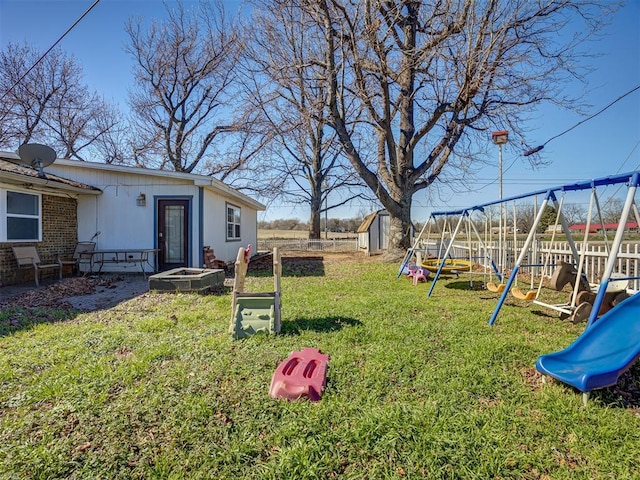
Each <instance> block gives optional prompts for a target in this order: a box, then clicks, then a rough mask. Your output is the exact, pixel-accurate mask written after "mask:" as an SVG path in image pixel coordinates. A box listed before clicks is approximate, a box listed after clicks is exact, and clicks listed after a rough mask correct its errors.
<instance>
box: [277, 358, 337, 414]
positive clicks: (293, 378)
mask: <svg viewBox="0 0 640 480" xmlns="http://www.w3.org/2000/svg"><path fill="white" fill-rule="evenodd" d="M328 361H329V355H325V354H323V353H322V352H320V350H318V349H317V348H309V347H306V348H303V349H302V350H300V351H299V352H291V355H289V358H287V359H286V360H285V361H283V362H282V363H281V364H280V365H278V368H276V371H275V373H274V374H273V378H272V379H271V387H270V388H269V395H270V396H272V397H273V398H285V399H287V400H297V399H298V398H300V397H307V398H308V399H309V400H311V401H312V402H317V401H318V400H320V396H321V395H322V391H323V390H324V386H325V383H326V376H327V362H328Z"/></svg>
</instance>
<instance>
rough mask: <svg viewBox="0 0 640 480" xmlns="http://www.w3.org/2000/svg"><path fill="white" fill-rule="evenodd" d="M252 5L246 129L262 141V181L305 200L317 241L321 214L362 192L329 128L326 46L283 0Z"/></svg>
mask: <svg viewBox="0 0 640 480" xmlns="http://www.w3.org/2000/svg"><path fill="white" fill-rule="evenodd" d="M256 3H257V6H258V7H260V8H256V9H255V10H254V15H253V17H252V18H251V23H252V24H253V25H260V26H261V28H260V29H254V30H253V35H252V39H251V42H250V43H249V45H248V48H247V51H246V58H247V61H248V63H247V65H246V67H247V68H246V72H247V79H246V80H245V82H246V83H245V84H246V87H247V92H248V94H247V100H246V105H247V107H248V108H249V109H251V111H252V112H254V114H253V121H252V128H253V129H254V130H256V131H259V132H261V133H260V137H261V138H265V139H267V141H268V148H265V149H263V157H270V160H268V161H269V163H270V167H271V168H270V169H268V170H267V171H268V172H270V174H269V175H266V176H265V175H263V172H264V171H265V169H261V175H262V181H263V182H267V183H268V184H270V185H272V186H274V185H277V186H278V194H279V197H280V198H283V197H287V198H288V199H290V200H292V201H293V202H294V203H300V204H306V205H308V206H309V208H310V218H309V238H320V220H321V216H322V214H323V213H325V214H326V213H327V211H328V210H331V209H334V208H336V207H338V206H341V205H344V204H346V203H348V202H350V201H352V200H354V199H355V198H359V197H362V196H363V188H362V187H363V185H362V182H361V181H360V180H359V177H358V176H357V175H355V172H353V170H352V169H351V168H348V169H347V168H345V163H346V164H348V161H347V160H346V158H345V157H344V154H343V152H342V148H341V145H340V143H339V141H338V139H337V136H336V133H335V131H334V130H332V129H331V128H330V127H329V126H328V122H329V117H330V114H329V110H328V108H327V100H328V92H329V84H328V75H327V72H326V65H325V63H324V57H325V53H324V52H323V50H322V48H323V47H326V44H325V43H323V42H322V32H321V31H319V29H318V27H317V25H316V24H315V23H314V22H313V18H312V17H310V16H309V15H305V12H304V11H301V10H300V9H296V8H293V7H292V6H291V5H289V4H287V3H286V2H272V1H264V2H256ZM247 31H249V29H247ZM329 198H331V203H329V202H328V199H329Z"/></svg>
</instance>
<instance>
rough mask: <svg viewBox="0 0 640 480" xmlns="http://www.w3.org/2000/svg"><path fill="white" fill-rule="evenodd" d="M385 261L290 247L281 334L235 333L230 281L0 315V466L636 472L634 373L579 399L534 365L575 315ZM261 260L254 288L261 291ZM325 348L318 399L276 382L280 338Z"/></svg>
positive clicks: (246, 473)
mask: <svg viewBox="0 0 640 480" xmlns="http://www.w3.org/2000/svg"><path fill="white" fill-rule="evenodd" d="M379 258H380V257H362V256H349V255H323V256H318V255H315V256H314V255H307V256H304V257H300V258H298V259H291V258H287V257H285V258H284V259H283V270H284V271H283V274H284V276H283V279H282V291H283V311H282V318H283V326H282V333H281V335H277V336H270V337H265V336H257V337H252V338H249V339H245V340H242V341H234V340H232V339H231V338H230V336H229V335H228V333H227V328H228V323H229V316H230V309H231V295H230V294H229V292H223V293H218V294H210V295H198V294H178V293H168V294H157V293H154V292H151V293H146V294H144V295H141V296H138V297H136V298H134V299H132V300H129V301H127V302H123V303H120V304H118V305H116V306H115V307H112V308H109V309H105V310H99V311H96V312H92V313H81V312H78V311H76V310H71V309H65V308H62V307H60V308H57V309H43V308H37V309H27V308H24V307H19V306H15V307H12V306H5V308H3V310H2V311H1V312H0V327H2V329H1V330H0V332H2V333H1V335H2V336H0V407H1V409H0V478H3V479H5V478H7V479H14V478H15V479H24V478H29V479H49V478H68V479H83V480H84V479H97V478H100V479H112V478H114V479H130V478H133V479H209V478H215V479H241V478H242V479H244V478H248V479H254V478H255V479H274V480H275V479H325V478H326V479H330V478H344V479H361V478H366V479H415V478H428V479H456V478H460V479H554V480H555V479H593V478H616V479H632V478H638V477H637V475H638V472H639V471H640V457H639V456H638V452H639V451H640V408H639V407H640V393H639V392H640V368H638V364H637V363H636V365H635V366H634V367H633V368H632V369H631V370H630V372H629V373H627V374H625V377H624V379H623V380H622V381H621V382H620V383H619V384H618V386H617V387H613V388H608V389H604V390H602V391H599V392H597V393H594V394H592V397H591V399H590V401H589V404H588V405H587V407H583V406H582V399H581V395H580V394H579V393H577V392H576V391H575V390H573V389H572V388H570V387H567V386H564V385H562V384H560V383H557V382H549V383H547V384H543V383H542V382H541V377H540V375H539V374H538V373H537V371H536V370H535V368H534V364H535V360H536V358H537V357H538V356H539V355H540V354H543V353H548V352H551V351H555V350H557V349H559V348H563V347H565V346H566V345H568V344H569V343H570V342H571V341H573V340H574V339H575V338H576V337H577V336H578V335H579V334H580V333H581V331H582V330H583V329H584V325H573V324H569V323H565V322H562V321H560V320H559V319H558V318H557V317H556V316H555V315H554V314H552V313H551V312H549V311H545V310H543V309H542V308H541V307H536V306H532V305H531V304H528V303H524V302H517V301H515V300H509V301H508V302H507V304H506V305H505V306H504V307H503V309H502V312H501V314H500V316H499V317H498V320H497V323H496V325H494V326H493V327H489V326H487V321H488V319H489V317H490V315H491V312H492V311H493V308H494V306H495V303H496V297H495V295H494V294H491V293H490V292H487V291H473V290H470V289H468V284H469V283H468V281H467V280H466V279H463V278H462V277H461V278H459V279H458V278H455V277H450V278H447V279H442V278H441V279H440V280H439V281H438V283H437V285H436V288H435V290H434V294H433V296H432V297H431V298H430V299H428V300H427V299H426V292H427V290H428V288H429V285H430V284H429V283H422V284H419V285H417V286H413V285H412V284H411V282H409V281H408V280H407V279H406V278H399V279H398V278H396V272H397V269H398V265H395V264H385V263H381V262H380V261H379ZM272 285H273V278H272V276H271V274H270V272H268V271H259V270H258V271H253V272H252V271H251V270H250V275H249V277H248V278H247V285H246V290H248V291H257V292H260V291H268V290H270V289H271V288H273V287H272ZM307 346H309V347H316V348H319V349H320V350H322V351H323V352H324V353H327V354H329V355H330V357H331V358H330V361H329V369H328V374H327V386H326V390H325V392H324V395H323V398H322V399H321V400H320V401H319V402H317V403H311V402H308V401H293V402H287V401H278V400H274V399H272V398H270V397H269V396H268V390H269V385H270V382H271V376H272V374H273V372H274V370H275V368H276V367H277V365H278V364H279V363H280V362H281V361H282V360H283V359H285V358H286V357H287V356H288V355H289V353H290V352H292V351H294V350H299V349H301V348H303V347H307Z"/></svg>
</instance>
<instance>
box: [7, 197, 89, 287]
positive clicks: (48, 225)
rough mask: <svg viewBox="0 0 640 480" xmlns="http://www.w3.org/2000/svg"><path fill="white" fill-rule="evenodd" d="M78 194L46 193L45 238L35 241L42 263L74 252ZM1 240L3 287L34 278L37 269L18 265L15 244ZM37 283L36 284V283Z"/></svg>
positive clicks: (43, 236)
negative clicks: (72, 195)
mask: <svg viewBox="0 0 640 480" xmlns="http://www.w3.org/2000/svg"><path fill="white" fill-rule="evenodd" d="M77 203H78V202H77V200H76V199H75V198H67V197H54V196H51V195H42V242H31V243H20V245H35V246H36V248H37V249H38V254H39V255H40V260H42V263H56V262H57V255H66V256H71V255H73V250H74V248H75V245H76V242H77V241H78V214H77ZM12 245H14V244H13V243H0V287H2V286H4V285H13V284H17V283H23V282H32V281H33V269H32V268H31V269H27V268H23V269H18V266H17V264H16V261H15V258H14V256H13V252H12V250H11V246H12ZM41 275H42V278H46V277H52V276H57V275H58V272H57V271H48V272H41ZM34 285H35V284H34Z"/></svg>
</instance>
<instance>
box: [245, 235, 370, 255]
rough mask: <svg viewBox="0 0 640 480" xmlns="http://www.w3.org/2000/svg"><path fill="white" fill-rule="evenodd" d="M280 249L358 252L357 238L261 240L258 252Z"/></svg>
mask: <svg viewBox="0 0 640 480" xmlns="http://www.w3.org/2000/svg"><path fill="white" fill-rule="evenodd" d="M274 247H278V249H279V250H280V251H304V252H357V251H358V239H357V238H344V239H341V238H338V239H335V240H310V239H307V238H289V239H278V240H275V239H274V240H270V239H268V238H267V239H259V240H258V250H273V248H274Z"/></svg>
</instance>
